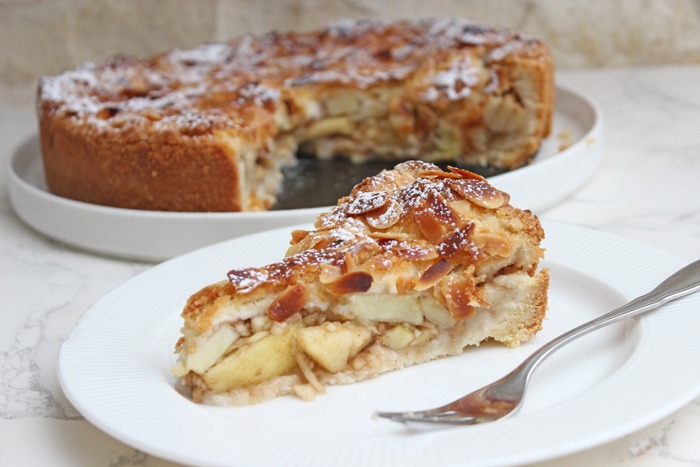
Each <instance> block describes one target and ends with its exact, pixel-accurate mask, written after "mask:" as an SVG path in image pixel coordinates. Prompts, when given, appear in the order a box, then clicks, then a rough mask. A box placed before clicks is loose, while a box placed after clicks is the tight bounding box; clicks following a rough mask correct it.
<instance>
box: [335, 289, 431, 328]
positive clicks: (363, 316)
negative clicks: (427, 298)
mask: <svg viewBox="0 0 700 467" xmlns="http://www.w3.org/2000/svg"><path fill="white" fill-rule="evenodd" d="M348 301H349V303H350V306H351V307H352V310H353V314H354V315H355V317H357V318H358V319H360V320H362V321H386V322H399V323H400V322H406V323H411V324H420V323H422V322H423V311H422V310H421V307H420V304H419V303H418V301H417V300H416V299H415V297H413V296H411V295H387V294H349V295H348Z"/></svg>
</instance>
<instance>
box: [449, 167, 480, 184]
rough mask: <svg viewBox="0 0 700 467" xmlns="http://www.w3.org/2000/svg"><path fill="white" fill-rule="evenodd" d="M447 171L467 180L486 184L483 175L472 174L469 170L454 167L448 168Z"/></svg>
mask: <svg viewBox="0 0 700 467" xmlns="http://www.w3.org/2000/svg"><path fill="white" fill-rule="evenodd" d="M447 170H449V171H450V172H452V173H454V174H456V175H459V176H460V177H461V178H467V179H474V180H481V181H482V182H485V181H486V179H485V178H484V177H482V176H481V175H479V174H477V173H474V172H470V171H469V170H466V169H460V168H459V167H452V166H447Z"/></svg>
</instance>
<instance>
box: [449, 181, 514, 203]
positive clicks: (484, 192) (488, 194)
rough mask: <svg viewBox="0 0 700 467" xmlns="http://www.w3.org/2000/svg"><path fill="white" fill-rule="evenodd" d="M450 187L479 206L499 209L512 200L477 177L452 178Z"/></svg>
mask: <svg viewBox="0 0 700 467" xmlns="http://www.w3.org/2000/svg"><path fill="white" fill-rule="evenodd" d="M450 188H452V189H453V190H454V191H456V192H457V193H458V194H459V195H460V196H462V197H463V198H465V199H468V200H469V201H471V202H472V203H474V204H476V205H477V206H481V207H483V208H486V209H497V208H500V207H501V206H503V205H504V204H506V203H507V202H508V201H510V196H509V195H508V194H507V193H504V192H502V191H500V190H497V189H496V188H494V187H493V186H491V185H490V184H489V183H487V182H485V181H482V180H477V179H461V180H452V181H451V182H450Z"/></svg>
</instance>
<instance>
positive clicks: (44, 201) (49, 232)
mask: <svg viewBox="0 0 700 467" xmlns="http://www.w3.org/2000/svg"><path fill="white" fill-rule="evenodd" d="M555 90H556V92H557V93H558V94H559V95H561V96H563V97H564V100H566V99H573V100H574V101H576V102H577V105H579V106H584V107H585V110H584V109H583V108H581V109H578V110H584V112H583V113H589V114H590V115H589V117H590V118H591V119H592V122H590V125H586V126H588V127H589V128H588V130H587V131H586V132H585V133H584V135H583V136H581V138H580V139H579V140H577V141H575V142H574V143H573V144H572V145H570V146H569V147H567V148H565V149H564V150H562V151H560V152H558V153H556V157H548V158H546V159H545V160H542V161H538V162H537V163H534V164H531V165H528V166H525V167H521V168H519V169H516V170H514V171H511V172H508V173H504V174H500V175H496V176H494V177H490V178H489V181H490V182H491V183H492V184H494V185H495V186H500V187H502V188H503V189H504V191H507V192H510V194H511V196H514V195H515V196H517V195H516V194H515V193H513V191H519V192H522V193H529V192H531V191H532V190H531V189H529V188H527V187H528V186H529V185H528V184H527V182H526V181H523V179H529V177H532V176H536V175H537V173H538V172H539V171H543V170H544V171H547V170H555V168H556V167H559V166H561V165H563V164H571V163H573V162H576V163H577V164H578V165H577V167H576V170H575V171H572V172H573V173H577V174H578V177H579V178H578V179H577V180H574V181H571V180H570V181H569V182H567V184H566V189H565V190H564V189H559V190H557V191H560V192H561V193H560V194H558V195H557V196H553V197H552V196H549V197H548V198H547V200H546V201H539V202H532V201H531V200H528V199H524V200H522V202H520V203H519V204H521V205H522V206H523V207H526V208H528V209H530V210H532V211H534V212H539V211H542V210H544V209H546V208H548V207H550V206H552V205H554V204H556V203H557V202H559V201H561V199H563V198H565V197H566V196H569V195H570V194H571V193H572V192H574V191H576V190H577V189H579V188H580V187H581V186H582V185H583V184H584V183H585V182H586V181H588V179H590V177H591V176H592V175H593V173H594V172H595V171H596V170H597V168H598V167H599V165H600V162H601V160H602V149H601V147H600V146H601V145H602V142H603V136H602V133H603V124H604V123H603V120H604V119H603V113H602V110H601V109H600V106H599V105H598V103H597V102H596V101H595V100H593V99H592V98H590V97H589V96H587V95H586V94H585V93H583V92H581V91H579V90H577V89H574V88H571V87H569V86H566V85H561V84H559V83H557V84H556V88H555ZM557 102H559V99H557V100H556V101H555V113H556V108H557ZM559 105H561V104H559ZM556 137H557V135H553V134H551V135H550V136H549V138H556ZM38 139H39V136H38V134H37V133H34V134H33V135H32V136H30V137H29V138H27V139H25V140H23V141H22V142H21V143H20V144H19V145H18V146H17V147H16V148H14V150H13V153H12V154H11V156H10V157H8V158H7V161H6V164H7V165H6V173H7V178H8V180H7V185H8V191H9V194H10V202H11V206H12V208H13V210H14V211H15V212H16V213H17V215H18V216H19V217H20V218H21V219H22V220H23V221H24V222H25V223H27V224H28V225H29V226H31V227H32V228H34V229H35V230H37V231H39V232H41V233H42V234H44V235H46V236H49V237H52V238H55V239H57V240H59V241H61V242H63V243H66V244H68V245H71V246H73V247H76V248H80V249H85V250H88V251H92V252H96V253H101V254H107V255H110V256H116V257H122V258H127V259H136V260H146V261H162V260H165V259H170V258H172V257H175V256H177V255H180V254H183V253H185V252H187V251H191V250H193V249H194V248H197V247H200V246H202V245H205V244H209V243H213V242H218V241H221V240H223V239H225V238H230V237H231V236H240V235H241V234H247V233H254V232H255V231H263V230H267V229H269V228H274V227H281V226H286V225H292V224H297V223H301V222H306V221H309V222H310V221H313V219H314V218H315V216H317V215H318V214H319V213H321V212H323V211H324V210H327V209H328V208H329V206H321V207H312V208H301V209H285V210H278V211H266V212H233V213H232V212H225V213H219V212H216V213H214V212H207V213H200V212H168V211H144V210H136V209H125V208H116V207H109V206H100V205H96V204H91V203H86V202H82V201H75V200H71V199H68V198H63V197H61V196H58V195H54V194H52V193H51V192H50V191H48V190H46V189H43V188H41V187H38V186H36V185H35V184H33V183H31V182H29V181H28V180H26V179H25V178H24V175H23V174H19V173H17V170H16V169H15V165H16V164H19V163H20V162H19V160H20V158H21V157H23V156H27V155H26V154H24V151H23V149H24V148H26V147H27V146H28V145H30V144H32V143H34V142H35V141H38ZM594 143H595V146H593V145H594ZM591 147H594V150H593V151H592V152H590V150H591ZM586 150H588V151H589V152H584V154H585V155H586V156H587V157H585V158H581V157H578V158H577V155H578V154H581V152H582V151H586ZM33 157H35V158H36V157H39V158H40V154H34V155H33ZM33 161H34V159H32V161H31V162H30V163H33ZM519 181H520V182H519ZM508 185H512V186H511V187H510V188H509V186H508ZM521 196H522V195H521ZM527 196H532V195H527ZM29 206H31V207H29ZM37 207H39V208H40V209H43V210H45V211H49V210H60V211H62V212H63V213H64V215H66V216H72V217H73V218H75V219H80V218H84V217H85V216H92V218H93V219H95V220H97V221H98V222H113V223H118V225H117V226H116V227H115V228H120V227H123V225H122V224H125V223H132V224H133V222H134V221H137V222H139V223H140V224H139V225H140V229H141V230H143V231H144V232H149V231H151V230H153V229H156V230H160V229H163V228H164V225H166V224H167V225H169V226H170V227H171V228H172V227H175V226H177V227H183V226H190V225H191V224H193V223H199V224H202V225H204V226H206V227H207V235H208V236H207V237H206V238H203V239H202V241H195V240H194V239H191V238H190V239H189V240H181V242H180V243H178V244H177V245H176V246H174V245H173V246H171V245H163V244H159V245H156V246H155V248H154V247H153V245H151V246H150V247H148V246H144V245H143V244H142V243H138V242H130V241H127V240H124V239H117V241H114V239H112V240H113V241H105V240H104V239H103V237H104V235H102V236H100V235H98V234H97V233H90V232H91V231H90V229H84V230H81V231H80V235H81V238H77V237H76V235H75V232H74V231H72V230H71V231H70V232H67V231H66V232H64V231H62V230H61V229H63V230H65V229H67V228H68V229H70V227H60V228H58V229H57V228H56V225H50V224H51V222H50V221H48V220H47V219H48V217H47V216H37V215H36V214H35V213H34V212H35V211H36V209H37ZM93 224H94V222H93ZM70 225H72V224H70ZM234 226H235V228H233V227H234ZM257 226H260V227H257ZM131 228H133V226H132V227H131ZM236 228H237V229H238V231H237V230H236ZM225 235H228V236H225ZM171 241H173V240H171Z"/></svg>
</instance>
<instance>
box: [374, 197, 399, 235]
mask: <svg viewBox="0 0 700 467" xmlns="http://www.w3.org/2000/svg"><path fill="white" fill-rule="evenodd" d="M402 214H403V209H402V208H401V205H400V204H399V203H398V202H396V201H395V200H393V199H389V200H387V202H386V203H385V204H384V206H382V207H381V208H380V209H375V210H374V211H371V212H368V213H367V214H365V220H366V221H367V223H368V224H369V225H370V226H372V227H374V228H375V229H380V230H383V229H388V228H389V227H391V226H392V225H394V224H396V223H397V222H398V221H399V219H401V215H402Z"/></svg>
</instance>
